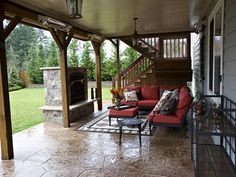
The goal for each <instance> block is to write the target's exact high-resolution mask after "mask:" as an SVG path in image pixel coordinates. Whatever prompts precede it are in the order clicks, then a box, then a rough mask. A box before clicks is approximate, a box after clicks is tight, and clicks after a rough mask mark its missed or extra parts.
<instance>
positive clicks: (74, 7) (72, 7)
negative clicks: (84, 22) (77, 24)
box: [66, 0, 83, 19]
mask: <svg viewBox="0 0 236 177" xmlns="http://www.w3.org/2000/svg"><path fill="white" fill-rule="evenodd" d="M66 4H67V8H68V12H69V16H70V18H77V19H79V18H82V4H83V0H66Z"/></svg>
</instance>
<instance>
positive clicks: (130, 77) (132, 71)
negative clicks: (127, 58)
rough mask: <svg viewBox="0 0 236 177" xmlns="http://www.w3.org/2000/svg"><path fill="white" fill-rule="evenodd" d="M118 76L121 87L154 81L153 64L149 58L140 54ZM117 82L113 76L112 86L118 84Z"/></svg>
mask: <svg viewBox="0 0 236 177" xmlns="http://www.w3.org/2000/svg"><path fill="white" fill-rule="evenodd" d="M120 77H121V86H122V87H124V86H126V85H143V84H146V85H148V84H149V83H152V82H155V72H154V64H153V62H152V61H151V60H150V59H149V58H147V57H145V56H143V55H141V56H140V57H139V58H138V59H137V60H135V61H134V62H133V63H131V64H130V65H129V66H128V67H127V68H126V69H124V70H123V71H122V72H121V73H120ZM117 82H118V78H117V77H114V78H113V80H112V87H113V88H114V87H116V86H117V85H118V83H117Z"/></svg>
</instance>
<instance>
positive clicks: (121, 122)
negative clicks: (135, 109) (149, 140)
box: [117, 118, 143, 146]
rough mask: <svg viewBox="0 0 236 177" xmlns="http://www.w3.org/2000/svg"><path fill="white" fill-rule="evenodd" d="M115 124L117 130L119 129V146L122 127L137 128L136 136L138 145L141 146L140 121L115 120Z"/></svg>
mask: <svg viewBox="0 0 236 177" xmlns="http://www.w3.org/2000/svg"><path fill="white" fill-rule="evenodd" d="M117 123H118V125H119V129H120V141H119V145H121V138H122V132H123V130H122V127H123V126H137V127H138V134H139V144H140V146H141V145H142V142H141V124H142V123H143V121H142V120H139V119H130V118H127V119H120V120H117Z"/></svg>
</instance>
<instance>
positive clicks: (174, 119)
mask: <svg viewBox="0 0 236 177" xmlns="http://www.w3.org/2000/svg"><path fill="white" fill-rule="evenodd" d="M192 101H193V98H192V96H191V94H190V91H189V89H188V88H187V87H181V88H180V89H179V100H178V103H177V107H176V112H175V113H174V114H169V115H165V114H160V113H155V111H154V110H152V112H151V113H150V114H149V115H148V117H147V119H148V121H149V126H150V130H151V128H152V126H153V125H158V126H166V127H181V126H182V125H183V122H184V119H185V116H186V114H187V113H188V111H189V109H190V107H191V103H192Z"/></svg>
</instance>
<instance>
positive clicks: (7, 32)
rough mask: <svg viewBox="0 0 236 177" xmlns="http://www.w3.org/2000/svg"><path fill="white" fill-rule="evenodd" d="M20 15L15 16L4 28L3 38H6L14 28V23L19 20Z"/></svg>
mask: <svg viewBox="0 0 236 177" xmlns="http://www.w3.org/2000/svg"><path fill="white" fill-rule="evenodd" d="M21 19H22V17H19V16H15V17H14V18H13V19H12V20H11V22H10V23H9V24H8V25H7V26H6V28H5V29H4V39H6V38H7V37H8V36H9V35H10V34H11V32H12V31H13V30H14V29H15V27H16V25H17V24H18V23H19V22H20V21H21Z"/></svg>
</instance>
